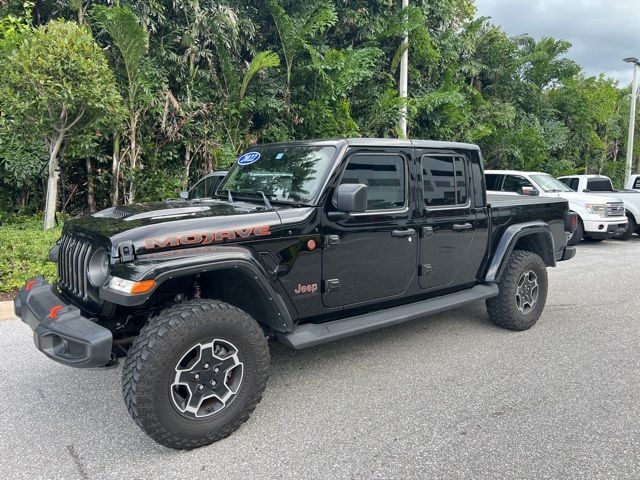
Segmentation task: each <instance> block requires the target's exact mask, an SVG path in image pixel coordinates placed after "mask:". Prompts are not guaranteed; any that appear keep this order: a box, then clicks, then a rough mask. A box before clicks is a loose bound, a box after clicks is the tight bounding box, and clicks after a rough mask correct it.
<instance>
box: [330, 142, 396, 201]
mask: <svg viewBox="0 0 640 480" xmlns="http://www.w3.org/2000/svg"><path fill="white" fill-rule="evenodd" d="M405 170H406V169H405V160H404V158H403V157H401V156H399V155H362V154H356V155H353V156H352V157H351V158H350V159H349V162H348V163H347V168H346V169H345V171H344V174H343V175H342V180H341V182H340V183H362V184H364V185H367V187H368V188H367V199H368V200H367V210H392V209H397V208H401V207H403V206H404V204H405V198H406V194H405V188H406V187H405V184H406V179H405Z"/></svg>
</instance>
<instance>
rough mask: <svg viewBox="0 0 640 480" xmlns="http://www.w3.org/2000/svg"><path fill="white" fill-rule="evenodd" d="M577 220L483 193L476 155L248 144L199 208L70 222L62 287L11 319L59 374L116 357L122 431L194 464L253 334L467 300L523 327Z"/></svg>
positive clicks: (225, 407) (213, 431) (376, 145)
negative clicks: (127, 418) (192, 455)
mask: <svg viewBox="0 0 640 480" xmlns="http://www.w3.org/2000/svg"><path fill="white" fill-rule="evenodd" d="M283 172H288V173H289V174H290V175H289V174H283ZM270 181H271V182H272V183H271V184H269V182H270ZM275 192H277V193H275ZM489 205H491V206H489ZM576 222H577V217H576V215H575V214H574V213H571V212H570V211H569V204H568V203H567V201H566V200H564V199H562V198H525V197H520V198H519V197H515V196H514V197H507V196H493V197H489V196H487V194H486V192H485V189H484V178H483V172H482V162H481V155H480V150H479V148H478V147H477V146H475V145H470V144H462V143H449V142H432V141H418V140H416V141H411V140H393V139H342V140H323V141H303V142H290V143H280V144H271V145H262V146H256V147H252V148H251V149H250V150H249V151H248V152H246V153H244V154H243V155H241V156H240V157H239V158H238V161H237V162H236V164H235V165H234V166H233V168H232V169H231V170H230V172H229V174H228V175H227V176H226V177H225V179H224V180H223V183H222V184H221V185H220V187H219V188H218V194H216V195H215V198H213V199H212V200H211V201H207V202H202V201H191V202H182V203H174V204H171V203H169V202H159V203H154V204H137V205H128V206H122V207H113V208H109V209H106V210H103V211H101V212H98V213H95V214H93V215H90V216H88V217H83V218H78V219H74V220H70V221H68V222H67V223H65V225H64V228H63V232H62V238H61V239H60V241H59V242H58V243H57V244H56V246H55V247H54V248H53V249H52V251H51V253H50V259H51V260H52V261H55V262H57V265H58V280H57V281H56V282H55V283H54V284H53V285H51V284H49V283H47V281H46V280H44V279H43V278H42V277H39V278H36V279H33V280H31V281H29V282H28V283H27V284H26V285H25V287H24V288H23V289H22V290H21V291H20V292H19V294H18V296H17V297H16V299H15V300H14V308H15V312H16V315H17V316H18V317H20V318H21V319H22V321H23V322H25V323H26V324H28V325H29V326H30V327H31V329H32V330H33V331H34V341H35V345H36V347H37V348H38V349H39V350H40V351H42V352H43V353H44V354H45V355H47V356H48V357H50V358H51V359H53V360H55V361H57V362H60V363H62V364H66V365H70V366H74V367H80V368H85V367H103V366H113V365H115V364H116V363H117V362H118V359H119V358H121V357H124V358H125V360H124V368H123V382H122V385H123V387H122V388H123V396H124V400H125V403H126V405H127V408H128V410H129V413H130V414H131V416H132V418H133V419H134V420H135V422H136V423H137V424H138V425H139V426H140V427H141V428H142V429H143V430H144V431H145V432H146V433H147V434H148V435H149V436H150V437H152V438H153V439H155V440H156V441H157V442H159V443H161V444H163V445H166V446H168V447H171V448H177V449H192V448H196V447H199V446H202V445H207V444H209V443H212V442H214V441H216V440H219V439H221V438H224V437H226V436H227V435H230V434H231V433H232V432H233V431H234V430H236V429H237V428H238V427H240V425H241V424H242V423H244V422H245V421H246V420H247V419H248V418H249V415H250V414H251V412H252V411H253V409H254V408H255V407H256V405H257V404H258V402H259V401H260V398H261V397H262V393H263V391H264V389H265V386H266V383H267V377H268V366H269V347H268V343H267V337H271V338H273V339H277V340H279V341H280V342H281V343H283V344H285V345H287V346H289V347H293V348H305V347H311V346H314V345H318V344H320V343H323V342H328V341H333V340H339V339H343V338H346V337H349V336H352V335H356V334H359V333H363V332H369V331H371V330H375V329H378V328H382V327H387V326H391V325H396V324H399V323H402V322H406V321H409V320H414V319H419V318H422V317H424V316H425V315H429V314H433V313H438V312H442V311H445V310H448V309H452V308H455V307H459V306H462V305H466V304H468V303H471V302H476V301H481V300H485V301H486V305H487V310H488V312H489V317H490V318H491V320H492V321H493V322H495V323H496V324H497V325H499V326H501V327H505V328H508V329H512V330H526V329H528V328H530V327H532V326H533V325H534V324H535V323H536V322H537V320H538V318H539V317H540V315H541V313H542V310H543V308H544V305H545V301H546V298H547V289H548V282H547V270H546V269H547V267H553V266H555V265H556V262H558V261H562V260H568V259H570V258H572V257H573V256H574V255H575V248H574V247H567V246H566V242H567V232H568V231H571V230H572V229H573V228H575V226H576ZM550 321H551V319H550ZM319 352H321V351H319ZM387 373H388V372H387ZM325 374H327V372H325ZM34 398H37V395H35V394H34Z"/></svg>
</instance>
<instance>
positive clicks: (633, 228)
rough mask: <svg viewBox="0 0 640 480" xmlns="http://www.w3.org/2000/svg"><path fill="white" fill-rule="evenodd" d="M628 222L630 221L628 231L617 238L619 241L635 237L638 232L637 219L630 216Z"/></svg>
mask: <svg viewBox="0 0 640 480" xmlns="http://www.w3.org/2000/svg"><path fill="white" fill-rule="evenodd" d="M627 220H628V221H629V222H628V223H627V229H626V230H625V231H624V233H621V234H619V235H616V236H615V238H617V239H618V240H628V239H629V238H630V237H631V235H633V234H634V233H635V232H636V230H638V224H637V223H636V219H635V218H633V217H632V216H631V215H630V214H628V215H627Z"/></svg>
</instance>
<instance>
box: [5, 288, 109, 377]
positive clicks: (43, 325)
mask: <svg viewBox="0 0 640 480" xmlns="http://www.w3.org/2000/svg"><path fill="white" fill-rule="evenodd" d="M13 307H14V310H15V313H16V316H18V317H20V318H21V319H22V321H23V322H24V323H26V324H27V325H29V326H30V327H31V330H33V341H34V343H35V345H36V348H37V349H38V350H40V351H41V352H42V353H44V354H45V355H46V356H47V357H49V358H51V359H53V360H55V361H56V362H59V363H63V364H65V365H69V366H72V367H78V368H90V367H103V366H105V365H107V364H108V363H109V362H110V361H111V358H112V356H111V345H112V343H113V336H112V335H111V332H110V331H109V330H108V329H106V328H104V327H101V326H100V325H98V324H97V323H95V322H93V321H92V320H91V319H89V318H87V317H85V316H83V315H82V312H81V311H80V309H79V308H77V307H75V306H74V305H71V304H68V303H66V302H64V301H63V300H62V299H60V298H59V297H58V296H57V295H56V294H55V291H54V289H53V286H52V285H50V284H48V283H47V281H46V280H45V279H44V278H42V277H38V278H36V279H34V280H32V281H31V282H29V283H28V284H27V286H25V287H24V288H23V289H22V290H20V292H18V295H17V296H16V298H15V299H14V300H13Z"/></svg>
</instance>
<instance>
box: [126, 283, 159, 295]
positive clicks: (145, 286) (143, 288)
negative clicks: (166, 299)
mask: <svg viewBox="0 0 640 480" xmlns="http://www.w3.org/2000/svg"><path fill="white" fill-rule="evenodd" d="M155 286H156V281H155V280H142V281H141V282H134V283H133V286H132V287H131V294H132V295H138V294H141V293H147V292H150V291H151V290H153V289H154V288H155Z"/></svg>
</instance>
